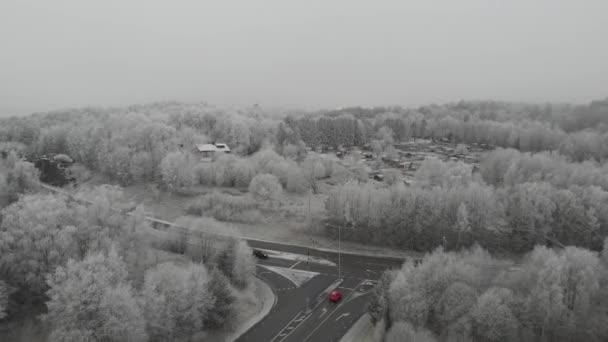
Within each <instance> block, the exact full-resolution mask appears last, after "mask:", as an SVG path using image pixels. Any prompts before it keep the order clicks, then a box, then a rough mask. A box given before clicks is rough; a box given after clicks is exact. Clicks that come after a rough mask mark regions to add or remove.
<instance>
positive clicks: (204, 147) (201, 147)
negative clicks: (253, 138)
mask: <svg viewBox="0 0 608 342" xmlns="http://www.w3.org/2000/svg"><path fill="white" fill-rule="evenodd" d="M196 149H197V150H198V151H199V152H230V147H228V145H226V144H222V143H216V144H197V145H196Z"/></svg>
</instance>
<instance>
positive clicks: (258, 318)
mask: <svg viewBox="0 0 608 342" xmlns="http://www.w3.org/2000/svg"><path fill="white" fill-rule="evenodd" d="M255 278H256V280H257V284H256V285H258V284H262V286H264V287H266V289H265V291H269V292H270V293H271V294H272V298H273V300H272V304H270V303H269V302H270V301H264V304H263V305H262V310H260V312H261V313H262V314H261V315H255V316H254V317H253V318H252V319H250V320H249V321H247V322H245V324H243V325H242V326H241V329H239V330H240V331H238V330H237V331H235V332H234V333H232V334H231V335H230V336H228V337H226V340H225V341H229V342H234V341H236V340H238V339H239V338H240V337H241V336H243V335H245V334H246V333H247V332H248V331H249V330H251V328H253V327H254V326H255V325H256V324H258V323H259V322H260V321H262V320H263V319H264V318H266V316H268V313H269V312H270V310H271V309H272V308H274V307H275V305H277V295H276V294H275V293H274V291H273V290H272V288H271V287H270V286H269V285H268V284H266V282H265V281H263V280H262V279H261V278H259V277H258V276H257V275H256V276H255Z"/></svg>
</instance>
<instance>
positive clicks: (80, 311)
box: [44, 248, 147, 341]
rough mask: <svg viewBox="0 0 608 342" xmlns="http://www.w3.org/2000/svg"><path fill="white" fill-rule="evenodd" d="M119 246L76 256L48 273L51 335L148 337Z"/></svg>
mask: <svg viewBox="0 0 608 342" xmlns="http://www.w3.org/2000/svg"><path fill="white" fill-rule="evenodd" d="M126 279H127V270H126V267H125V264H124V263H123V261H122V260H121V258H120V257H119V255H118V253H117V252H116V250H115V249H113V248H112V249H111V250H110V251H109V252H108V254H107V255H105V254H103V253H98V254H93V255H90V256H88V257H87V258H85V259H84V260H82V261H75V260H73V259H71V260H70V261H68V263H67V265H66V266H65V267H63V266H59V267H58V268H57V269H56V270H55V272H54V273H52V274H51V275H49V276H48V280H47V282H48V285H49V290H48V292H47V295H48V297H49V301H48V302H47V303H46V305H47V308H48V312H47V314H46V315H44V320H45V321H46V322H47V323H49V325H50V326H51V329H52V332H51V335H50V338H51V340H52V341H83V340H88V341H146V340H147V335H146V332H145V321H144V319H143V316H142V312H141V310H140V308H139V306H138V304H137V301H136V299H135V296H134V294H133V291H132V289H131V286H130V285H129V284H128V283H127V282H126Z"/></svg>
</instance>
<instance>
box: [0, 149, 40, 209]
mask: <svg viewBox="0 0 608 342" xmlns="http://www.w3.org/2000/svg"><path fill="white" fill-rule="evenodd" d="M6 166H7V167H8V171H7V173H6V177H5V179H4V183H5V185H4V187H5V188H4V189H3V190H4V191H5V192H4V193H3V195H4V196H6V199H7V200H8V202H9V203H12V202H15V201H17V199H18V198H19V195H21V194H25V193H30V192H34V191H36V190H38V187H39V185H38V184H39V172H38V170H37V169H36V168H35V167H34V164H32V163H30V162H27V161H24V160H21V159H19V157H17V154H16V153H15V152H14V151H12V152H11V153H10V154H9V156H8V158H7V160H6Z"/></svg>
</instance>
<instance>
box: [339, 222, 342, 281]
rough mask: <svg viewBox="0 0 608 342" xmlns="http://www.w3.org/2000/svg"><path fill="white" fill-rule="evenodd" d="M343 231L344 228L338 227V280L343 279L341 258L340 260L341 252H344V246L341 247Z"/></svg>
mask: <svg viewBox="0 0 608 342" xmlns="http://www.w3.org/2000/svg"><path fill="white" fill-rule="evenodd" d="M341 231H342V226H338V279H342V278H341V274H340V266H341V258H340V252H341V250H342V246H341V241H342V239H341V234H340V232H341Z"/></svg>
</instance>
